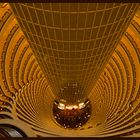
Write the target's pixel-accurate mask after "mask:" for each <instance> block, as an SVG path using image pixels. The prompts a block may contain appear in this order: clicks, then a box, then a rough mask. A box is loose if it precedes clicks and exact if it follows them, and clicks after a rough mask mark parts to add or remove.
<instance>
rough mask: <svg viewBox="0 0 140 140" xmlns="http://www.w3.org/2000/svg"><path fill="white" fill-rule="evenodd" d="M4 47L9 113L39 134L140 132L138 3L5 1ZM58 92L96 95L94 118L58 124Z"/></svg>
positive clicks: (1, 15)
mask: <svg viewBox="0 0 140 140" xmlns="http://www.w3.org/2000/svg"><path fill="white" fill-rule="evenodd" d="M0 46H1V47H0V70H1V71H0V81H1V83H0V115H1V116H2V115H3V116H4V118H5V117H6V118H5V119H11V120H14V121H16V120H20V121H22V122H23V123H25V126H26V125H27V126H28V127H29V128H30V129H31V131H32V132H31V133H34V134H35V135H36V136H88V137H90V136H96V137H97V136H99V137H100V136H103V137H104V136H115V135H117V136H130V135H131V136H140V87H139V85H140V11H139V4H138V3H10V4H8V3H1V4H0ZM72 86H74V87H76V92H74V91H73V90H72V89H70V88H71V87H72ZM66 89H69V90H66ZM56 99H58V100H61V99H63V100H64V101H65V102H66V104H76V103H80V102H83V101H85V100H86V99H89V100H90V102H91V109H92V111H91V117H90V119H89V120H88V122H87V123H86V124H85V125H83V126H82V127H80V128H76V129H71V130H67V129H65V128H63V127H61V126H59V125H58V124H57V122H56V121H55V119H54V118H53V112H52V108H53V103H54V100H56ZM3 121H4V119H3ZM17 127H21V129H22V130H23V131H25V132H26V129H25V127H23V126H20V125H19V126H17ZM27 133H29V132H27ZM31 133H30V134H29V135H31Z"/></svg>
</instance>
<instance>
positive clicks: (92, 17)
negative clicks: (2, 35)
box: [11, 3, 138, 102]
mask: <svg viewBox="0 0 140 140" xmlns="http://www.w3.org/2000/svg"><path fill="white" fill-rule="evenodd" d="M11 7H12V8H13V11H14V13H15V15H16V17H17V19H18V22H19V24H20V26H21V28H22V30H23V32H24V34H25V36H26V38H27V40H28V42H29V44H30V47H31V48H32V50H33V52H34V54H35V56H36V58H37V60H38V62H39V64H40V66H41V68H42V70H43V72H44V73H45V75H46V78H47V79H48V82H49V84H50V86H51V88H52V91H53V93H54V95H55V96H56V98H57V97H58V98H63V99H65V100H67V101H68V102H76V101H78V100H81V99H84V98H86V97H87V96H88V95H89V93H90V91H91V90H92V88H93V86H94V84H95V82H96V81H97V79H98V77H99V74H100V73H101V72H102V70H103V68H104V65H105V64H106V63H107V61H108V59H109V58H110V57H111V55H112V52H113V51H114V49H115V47H116V45H117V44H118V42H119V40H120V39H121V37H122V34H123V33H124V31H125V30H126V29H127V27H128V25H129V23H130V21H131V19H132V17H133V16H134V14H135V12H136V9H137V7H138V4H137V3H116V4H115V3H20V4H19V3H11ZM69 87H71V89H72V90H70V88H69ZM73 88H76V90H73ZM66 89H69V90H66Z"/></svg>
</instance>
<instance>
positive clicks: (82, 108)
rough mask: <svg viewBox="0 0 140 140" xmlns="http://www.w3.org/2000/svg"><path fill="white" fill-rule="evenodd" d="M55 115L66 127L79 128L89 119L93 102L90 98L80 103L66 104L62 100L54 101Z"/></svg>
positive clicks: (60, 123) (58, 121) (59, 122)
mask: <svg viewBox="0 0 140 140" xmlns="http://www.w3.org/2000/svg"><path fill="white" fill-rule="evenodd" d="M53 115H54V118H55V120H56V122H57V123H58V124H59V125H61V126H63V127H64V128H69V129H74V128H79V127H82V126H83V125H84V124H85V123H86V122H87V121H88V120H89V118H90V115H91V104H90V101H89V100H86V101H85V102H81V103H79V104H66V103H64V102H62V101H54V104H53Z"/></svg>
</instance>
